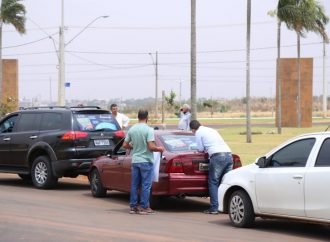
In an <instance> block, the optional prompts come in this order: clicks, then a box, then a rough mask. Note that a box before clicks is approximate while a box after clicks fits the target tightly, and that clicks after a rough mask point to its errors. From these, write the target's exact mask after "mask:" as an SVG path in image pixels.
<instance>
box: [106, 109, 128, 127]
mask: <svg viewBox="0 0 330 242" xmlns="http://www.w3.org/2000/svg"><path fill="white" fill-rule="evenodd" d="M110 110H111V114H112V116H113V117H114V118H116V120H117V122H118V124H119V126H120V128H122V129H125V128H127V126H128V123H129V118H128V117H127V116H126V115H125V114H122V113H119V112H118V106H117V104H115V103H113V104H111V106H110Z"/></svg>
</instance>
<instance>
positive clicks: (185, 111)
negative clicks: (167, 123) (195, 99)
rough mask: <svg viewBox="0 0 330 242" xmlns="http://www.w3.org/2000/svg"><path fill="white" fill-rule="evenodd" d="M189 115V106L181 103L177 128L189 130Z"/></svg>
mask: <svg viewBox="0 0 330 242" xmlns="http://www.w3.org/2000/svg"><path fill="white" fill-rule="evenodd" d="M190 117H191V113H190V106H189V105H188V104H183V106H182V108H181V109H180V116H179V118H180V120H179V124H178V129H180V130H189V123H190Z"/></svg>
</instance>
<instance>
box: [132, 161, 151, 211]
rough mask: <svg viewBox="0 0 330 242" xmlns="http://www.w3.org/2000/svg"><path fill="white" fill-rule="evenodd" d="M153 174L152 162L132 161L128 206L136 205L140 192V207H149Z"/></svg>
mask: <svg viewBox="0 0 330 242" xmlns="http://www.w3.org/2000/svg"><path fill="white" fill-rule="evenodd" d="M152 176H153V163H150V162H143V163H132V167H131V178H132V181H131V195H130V207H131V208H135V207H137V206H138V195H139V192H140V207H142V208H148V207H149V196H150V189H151V184H152Z"/></svg>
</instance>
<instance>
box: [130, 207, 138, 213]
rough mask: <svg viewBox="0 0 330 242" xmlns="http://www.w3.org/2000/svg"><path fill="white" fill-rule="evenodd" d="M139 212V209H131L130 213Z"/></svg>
mask: <svg viewBox="0 0 330 242" xmlns="http://www.w3.org/2000/svg"><path fill="white" fill-rule="evenodd" d="M138 212H139V211H138V209H137V208H131V209H130V210H129V213H130V214H137V213H138Z"/></svg>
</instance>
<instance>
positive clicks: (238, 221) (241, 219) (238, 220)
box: [228, 190, 255, 228]
mask: <svg viewBox="0 0 330 242" xmlns="http://www.w3.org/2000/svg"><path fill="white" fill-rule="evenodd" d="M228 211H229V218H230V220H231V222H232V224H233V225H234V226H236V227H240V228H242V227H245V228H247V227H251V226H252V225H253V223H254V218H255V215H254V211H253V206H252V202H251V200H250V197H249V196H248V195H247V193H246V192H244V191H242V190H238V191H235V192H234V193H233V194H232V195H231V197H230V200H229V207H228Z"/></svg>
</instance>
